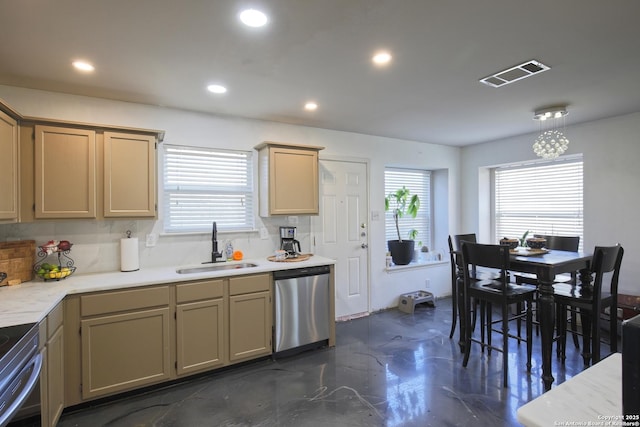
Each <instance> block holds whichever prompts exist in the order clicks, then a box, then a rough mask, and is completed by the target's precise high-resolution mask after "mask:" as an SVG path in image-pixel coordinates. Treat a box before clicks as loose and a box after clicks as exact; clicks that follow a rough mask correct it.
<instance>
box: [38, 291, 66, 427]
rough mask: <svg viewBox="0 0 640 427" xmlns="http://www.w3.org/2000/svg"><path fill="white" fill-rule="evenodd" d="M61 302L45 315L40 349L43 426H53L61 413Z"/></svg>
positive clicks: (62, 395)
mask: <svg viewBox="0 0 640 427" xmlns="http://www.w3.org/2000/svg"><path fill="white" fill-rule="evenodd" d="M62 321H63V304H62V303H60V304H58V306H56V308H54V309H53V310H52V311H51V312H50V313H49V315H48V316H47V328H46V330H47V340H46V344H45V346H44V348H43V351H42V357H43V363H42V374H41V375H40V405H41V407H40V411H41V424H42V425H43V426H55V425H56V424H57V423H58V420H59V419H60V415H62V410H63V409H64V406H65V400H64V328H63V327H62Z"/></svg>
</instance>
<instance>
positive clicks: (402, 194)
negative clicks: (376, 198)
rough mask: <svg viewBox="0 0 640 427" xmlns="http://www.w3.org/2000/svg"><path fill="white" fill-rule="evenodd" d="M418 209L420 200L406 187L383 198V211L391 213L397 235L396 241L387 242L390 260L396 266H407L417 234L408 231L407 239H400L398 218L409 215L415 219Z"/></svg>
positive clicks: (411, 257)
mask: <svg viewBox="0 0 640 427" xmlns="http://www.w3.org/2000/svg"><path fill="white" fill-rule="evenodd" d="M419 208H420V199H419V198H418V196H417V195H416V194H414V195H411V194H410V192H409V190H408V189H407V188H406V187H404V186H403V187H402V188H400V189H398V190H396V191H395V192H392V193H389V195H388V196H387V197H385V198H384V210H385V211H391V212H392V213H393V220H394V221H395V225H396V232H397V233H398V240H389V241H388V242H387V245H388V247H389V252H391V259H392V260H393V263H394V264H396V265H407V264H409V263H410V262H411V260H412V259H413V249H414V244H415V243H414V240H413V239H414V238H415V237H416V235H417V234H418V232H417V231H416V230H411V231H409V236H410V238H409V239H404V240H403V239H402V236H401V235H400V225H399V223H398V222H399V220H400V218H402V217H404V216H405V215H409V216H411V217H412V218H415V217H416V215H417V214H418V209H419Z"/></svg>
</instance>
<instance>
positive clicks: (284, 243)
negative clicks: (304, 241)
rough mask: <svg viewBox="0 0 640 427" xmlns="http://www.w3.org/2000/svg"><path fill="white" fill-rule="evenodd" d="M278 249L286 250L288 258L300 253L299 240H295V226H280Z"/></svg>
mask: <svg viewBox="0 0 640 427" xmlns="http://www.w3.org/2000/svg"><path fill="white" fill-rule="evenodd" d="M280 249H282V250H283V251H287V254H288V255H289V258H295V257H297V256H298V254H300V242H299V241H297V240H296V228H295V227H280Z"/></svg>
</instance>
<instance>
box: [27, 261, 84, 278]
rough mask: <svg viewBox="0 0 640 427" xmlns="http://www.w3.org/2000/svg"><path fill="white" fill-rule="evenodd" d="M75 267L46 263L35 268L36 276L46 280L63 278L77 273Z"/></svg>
mask: <svg viewBox="0 0 640 427" xmlns="http://www.w3.org/2000/svg"><path fill="white" fill-rule="evenodd" d="M75 271H76V268H75V267H62V266H58V265H53V264H47V263H44V264H42V265H41V266H39V267H37V268H36V269H35V273H36V276H38V277H39V278H41V279H44V281H45V282H46V281H49V280H62V279H66V278H67V277H69V276H71V275H72V274H73V273H75Z"/></svg>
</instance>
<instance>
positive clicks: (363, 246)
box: [360, 243, 369, 249]
mask: <svg viewBox="0 0 640 427" xmlns="http://www.w3.org/2000/svg"><path fill="white" fill-rule="evenodd" d="M360 247H361V248H362V249H367V248H368V247H369V245H367V244H366V243H363V244H361V245H360Z"/></svg>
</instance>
